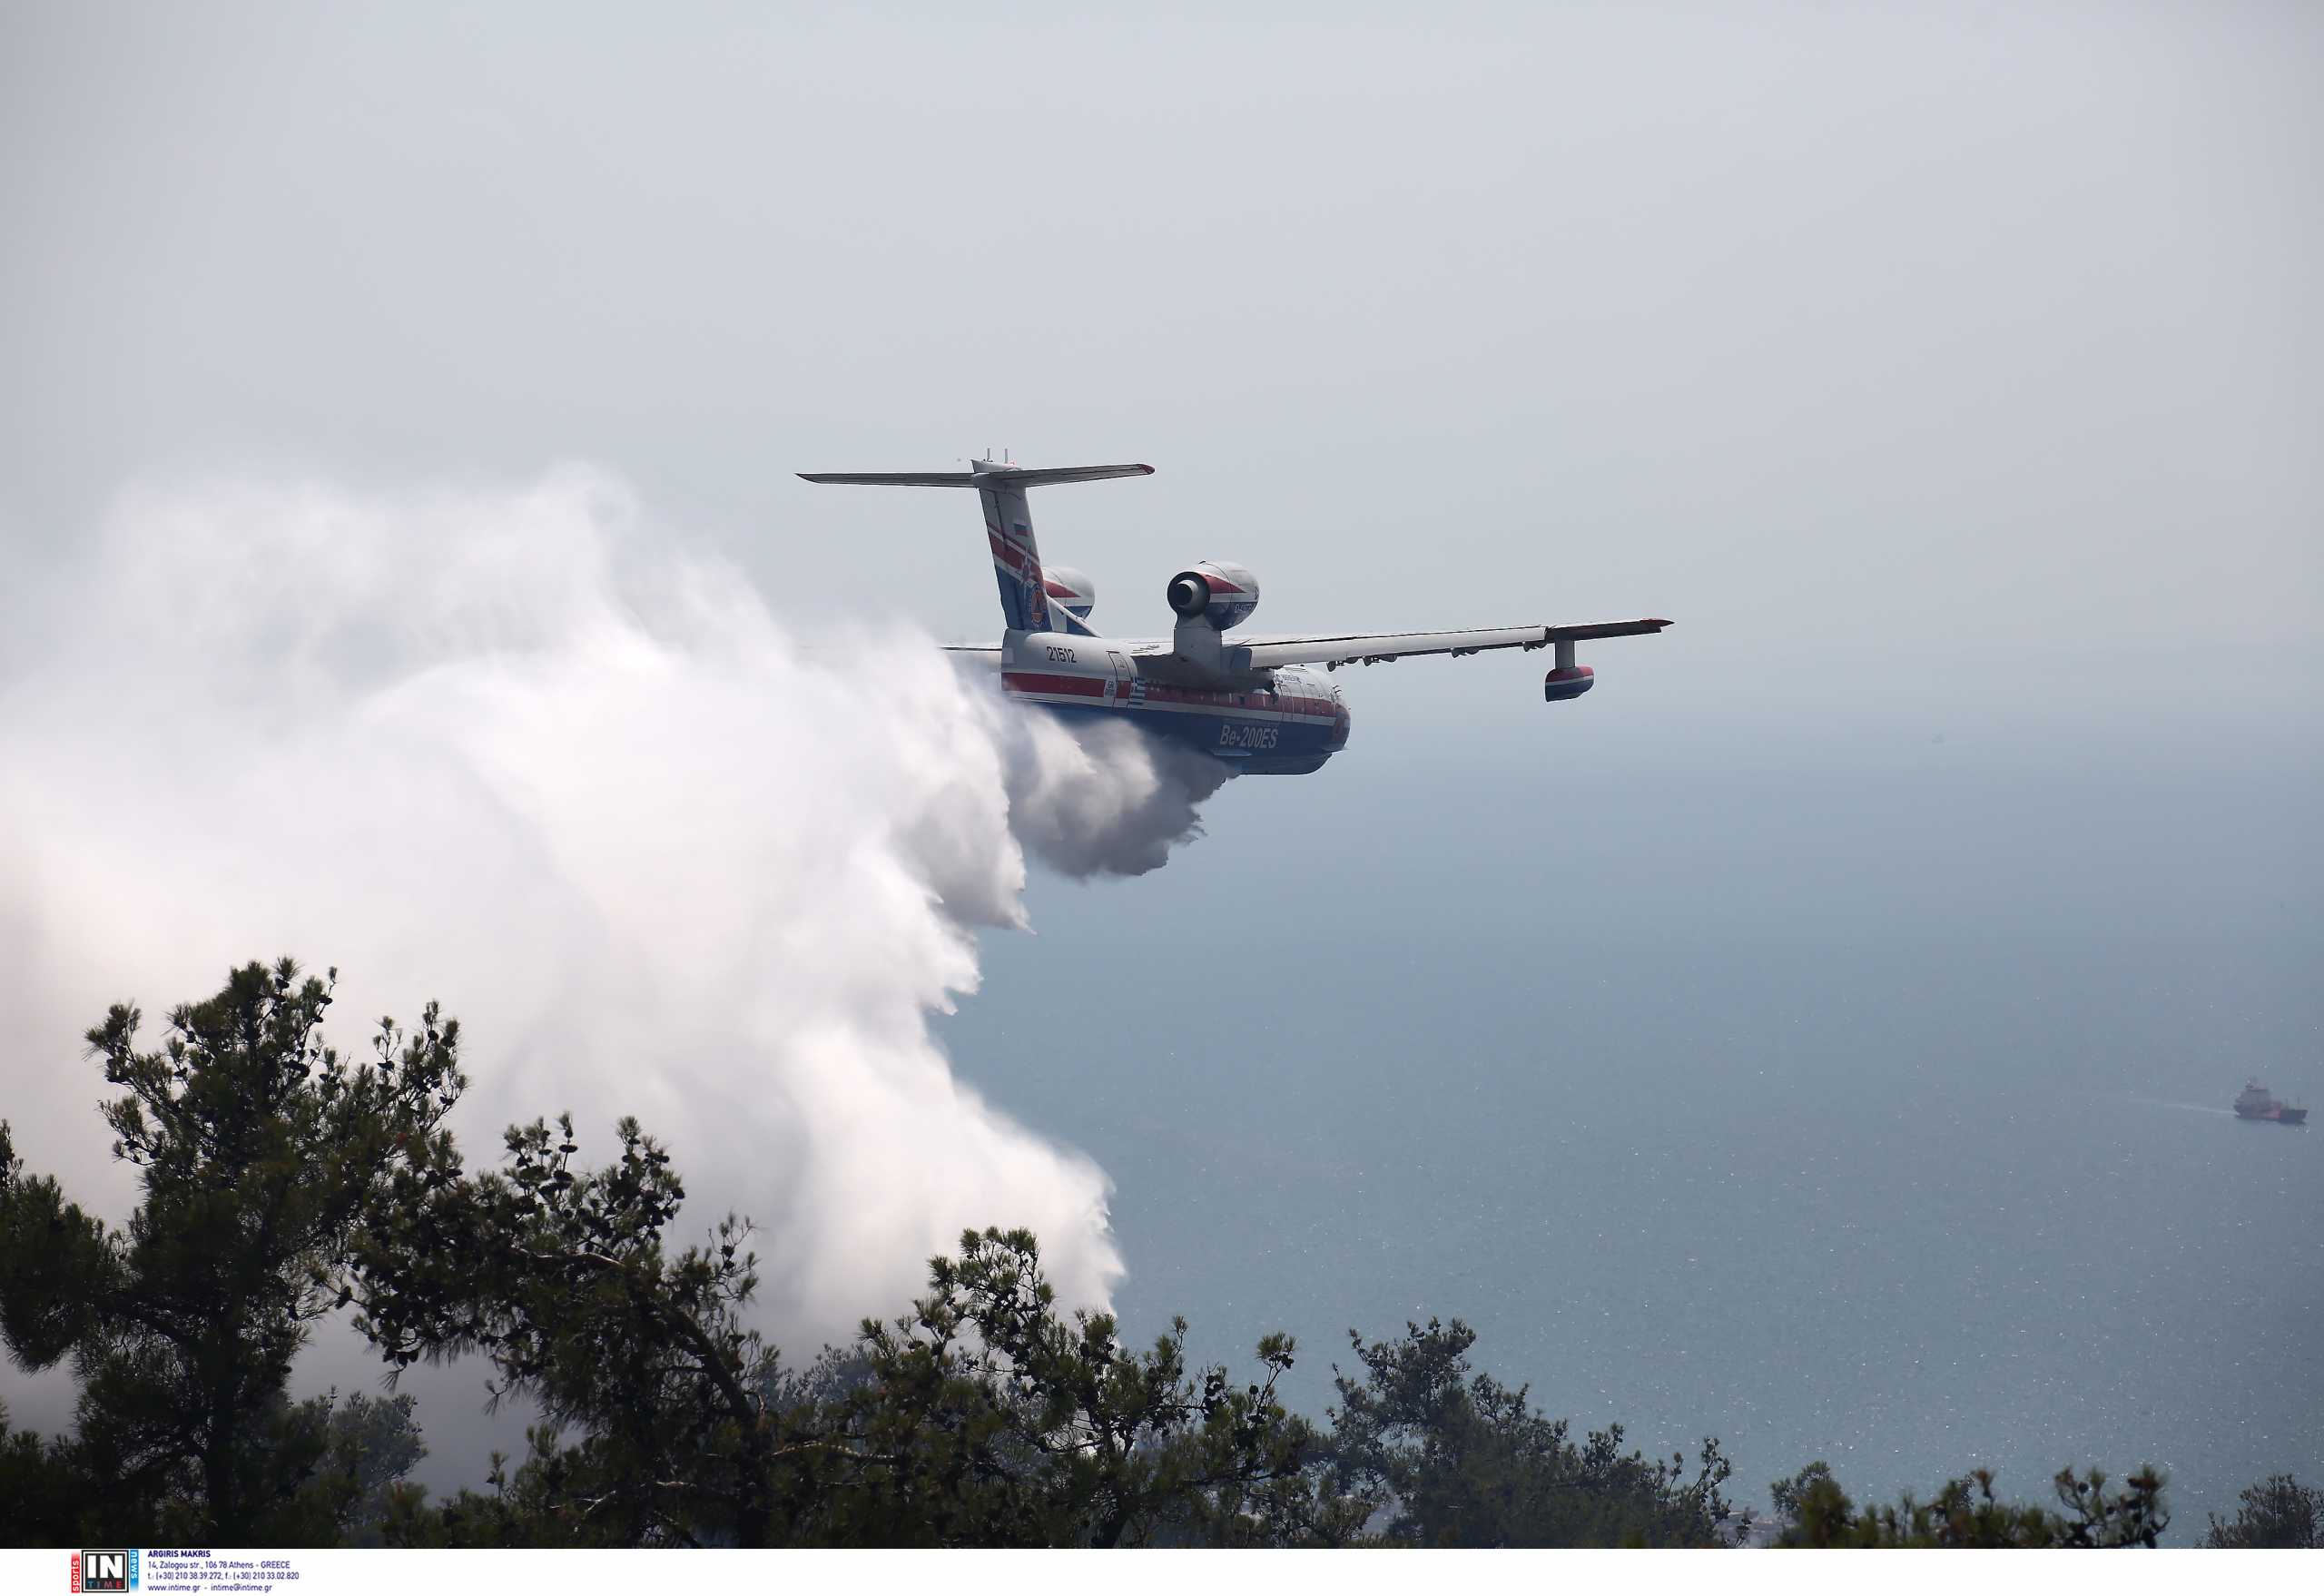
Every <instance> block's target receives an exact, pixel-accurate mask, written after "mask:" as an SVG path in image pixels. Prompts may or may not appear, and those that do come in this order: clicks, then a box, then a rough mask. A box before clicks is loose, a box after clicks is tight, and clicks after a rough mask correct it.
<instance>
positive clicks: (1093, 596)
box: [1041, 566, 1098, 621]
mask: <svg viewBox="0 0 2324 1596" xmlns="http://www.w3.org/2000/svg"><path fill="white" fill-rule="evenodd" d="M1041 588H1042V590H1043V591H1044V592H1046V593H1047V594H1048V595H1049V602H1050V603H1051V604H1053V605H1056V606H1058V607H1059V609H1062V610H1064V611H1066V612H1067V613H1068V614H1069V615H1071V616H1073V618H1074V619H1075V620H1077V621H1086V620H1088V618H1089V612H1090V611H1091V610H1093V609H1096V608H1097V607H1098V585H1097V584H1096V583H1095V582H1092V581H1091V580H1089V578H1088V577H1087V576H1083V575H1082V574H1081V573H1080V572H1078V571H1077V570H1075V569H1074V568H1073V567H1072V566H1042V567H1041Z"/></svg>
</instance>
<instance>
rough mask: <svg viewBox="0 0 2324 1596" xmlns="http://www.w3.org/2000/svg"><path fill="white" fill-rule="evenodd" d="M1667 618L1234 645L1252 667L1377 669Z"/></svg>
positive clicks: (1620, 630) (1627, 628)
mask: <svg viewBox="0 0 2324 1596" xmlns="http://www.w3.org/2000/svg"><path fill="white" fill-rule="evenodd" d="M1669 624H1670V623H1669V622H1668V621H1664V620H1637V621H1584V622H1581V623H1579V624H1577V625H1572V626H1487V627H1483V628H1482V629H1479V630H1475V631H1468V632H1343V633H1337V634H1334V635H1327V636H1326V635H1318V636H1313V637H1254V638H1252V639H1251V640H1250V641H1249V642H1247V643H1241V642H1237V643H1235V644H1233V645H1232V646H1233V647H1234V648H1235V650H1236V655H1237V657H1238V659H1239V657H1240V656H1241V655H1244V654H1246V653H1247V654H1248V655H1249V656H1250V665H1249V668H1250V669H1252V670H1255V671H1264V670H1272V669H1274V668H1275V666H1276V665H1324V666H1327V667H1329V668H1331V669H1334V670H1336V669H1338V668H1339V667H1340V666H1341V665H1373V664H1375V663H1377V662H1379V661H1382V660H1390V659H1403V658H1404V657H1405V656H1406V655H1415V654H1449V655H1453V656H1455V657H1456V658H1457V657H1458V656H1460V655H1464V654H1482V652H1484V651H1485V650H1486V649H1488V648H1545V647H1547V646H1548V645H1551V644H1552V643H1585V642H1588V641H1589V640H1590V638H1592V637H1634V636H1637V635H1640V633H1644V632H1659V631H1660V630H1662V628H1663V627H1665V626H1669Z"/></svg>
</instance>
